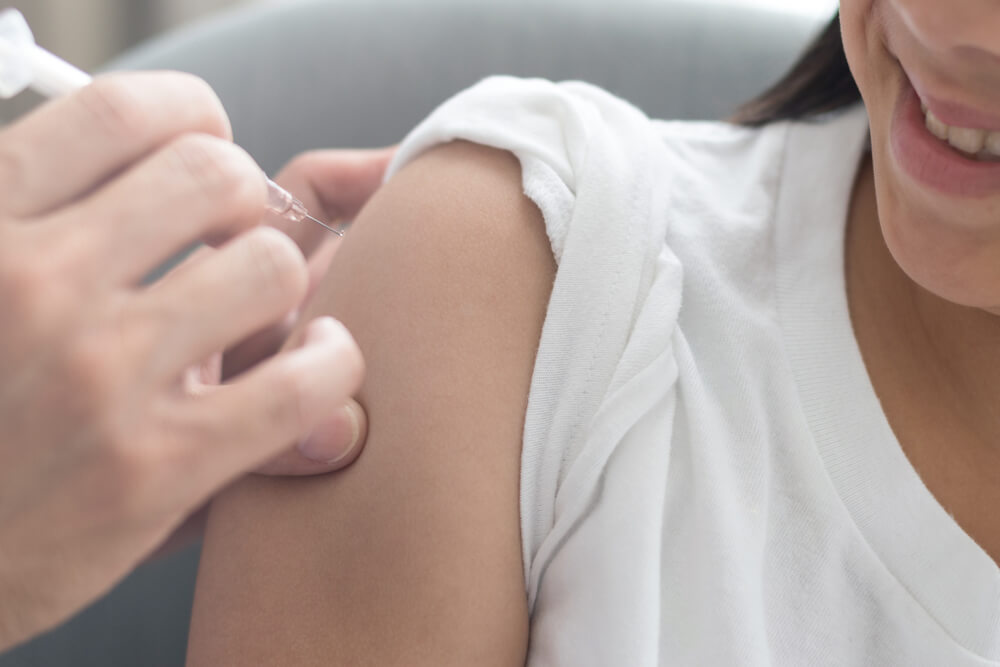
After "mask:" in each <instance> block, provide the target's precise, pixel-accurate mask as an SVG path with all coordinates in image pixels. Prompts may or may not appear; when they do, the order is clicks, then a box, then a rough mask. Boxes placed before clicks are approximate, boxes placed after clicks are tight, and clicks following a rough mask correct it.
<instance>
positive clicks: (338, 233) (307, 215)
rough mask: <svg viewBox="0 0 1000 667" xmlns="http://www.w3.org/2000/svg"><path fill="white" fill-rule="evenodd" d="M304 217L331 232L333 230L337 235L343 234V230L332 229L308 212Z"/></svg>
mask: <svg viewBox="0 0 1000 667" xmlns="http://www.w3.org/2000/svg"><path fill="white" fill-rule="evenodd" d="M306 218H308V219H309V220H312V221H313V222H315V223H316V224H317V225H319V226H320V227H325V228H326V229H329V230H330V231H331V232H333V233H334V234H336V235H337V236H343V235H344V232H342V231H340V230H339V229H334V228H333V227H331V226H330V225H328V224H326V223H325V222H321V221H319V220H317V219H316V218H314V217H312V216H311V215H309V214H306Z"/></svg>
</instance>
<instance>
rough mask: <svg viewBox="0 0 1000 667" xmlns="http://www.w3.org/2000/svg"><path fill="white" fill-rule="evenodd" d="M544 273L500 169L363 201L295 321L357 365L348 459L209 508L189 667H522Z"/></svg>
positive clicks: (405, 178)
mask: <svg viewBox="0 0 1000 667" xmlns="http://www.w3.org/2000/svg"><path fill="white" fill-rule="evenodd" d="M554 273H555V266H554V262H553V259H552V255H551V251H550V248H549V244H548V241H547V238H546V234H545V229H544V225H543V221H542V219H541V214H540V213H539V211H538V210H537V208H535V206H534V204H532V203H531V201H530V200H528V199H527V198H526V197H525V196H524V195H523V194H522V188H521V178H520V168H519V165H518V163H517V160H516V159H515V158H514V157H513V156H512V155H511V154H509V153H506V152H502V151H497V150H493V149H488V148H484V147H481V146H476V145H472V144H466V143H461V142H456V143H453V144H448V145H445V146H441V147H438V148H435V149H432V150H430V151H428V152H427V153H425V154H423V155H422V156H421V157H419V158H417V159H415V160H414V161H413V162H411V163H409V164H408V165H406V166H405V167H404V168H403V169H402V170H401V171H400V172H399V173H398V174H397V175H396V176H394V177H393V179H392V180H391V181H390V182H389V183H388V184H387V185H386V186H385V187H384V188H383V189H382V190H381V191H380V192H379V193H378V194H376V196H375V197H374V198H373V200H372V201H371V202H370V203H369V205H368V206H367V207H366V208H365V210H364V211H363V212H362V214H361V216H360V217H359V219H358V221H357V222H356V223H355V225H354V227H353V228H352V230H351V232H350V233H349V235H348V238H347V240H346V241H345V242H344V245H343V247H342V248H341V249H340V251H339V252H338V257H337V258H336V259H335V260H334V265H333V268H332V269H331V271H330V273H329V274H328V275H327V277H326V278H325V280H324V284H323V285H322V287H321V288H320V290H319V292H318V293H317V296H316V297H315V298H314V300H313V301H312V303H311V304H310V306H309V309H308V310H309V312H308V313H307V318H305V319H308V318H311V317H313V316H316V315H320V314H325V313H329V314H332V315H334V316H335V317H337V318H339V319H341V320H342V321H343V322H344V323H345V324H346V325H347V326H348V327H349V328H350V329H351V331H352V332H353V333H354V335H355V337H356V338H357V340H358V343H359V345H360V346H361V348H362V350H363V351H364V353H365V356H366V361H367V365H368V376H367V379H366V382H365V385H364V388H363V390H362V393H361V395H360V396H359V401H360V402H361V403H362V404H363V405H364V406H365V408H366V410H367V411H368V416H369V420H370V431H369V437H368V443H367V445H366V448H365V451H364V453H363V454H362V456H361V458H360V459H359V460H358V461H357V462H356V463H355V464H354V465H353V466H352V467H351V468H350V469H348V470H347V471H344V472H342V473H338V474H336V475H333V476H330V477H326V478H320V479H309V480H275V479H263V478H250V479H248V480H245V481H243V482H240V483H239V484H237V485H236V486H235V487H234V488H232V489H231V490H230V491H229V492H228V493H227V494H226V495H225V496H224V497H222V498H221V499H220V500H219V501H217V504H216V506H215V507H214V508H213V511H212V515H211V518H210V520H209V528H208V533H207V537H206V541H205V547H204V553H203V557H202V566H201V571H200V572H199V581H198V590H197V595H196V602H195V610H194V617H193V621H192V629H191V639H190V642H191V643H190V649H189V663H190V664H194V665H201V664H211V665H225V664H274V665H293V664H294V665H299V664H326V665H336V664H350V665H364V664H373V665H374V664H378V665H388V664H405V665H410V666H419V665H435V666H441V665H451V664H455V665H469V664H475V665H516V664H523V660H524V655H525V651H526V646H527V622H528V621H527V618H528V616H527V604H526V600H525V593H524V579H523V573H522V566H521V549H520V525H519V507H518V482H519V472H520V444H521V437H522V428H523V422H524V412H525V406H526V404H527V394H528V389H529V384H530V379H531V374H532V369H533V365H534V356H535V351H536V350H537V347H538V341H539V336H540V332H541V327H542V322H543V320H544V316H545V311H546V306H547V303H548V298H549V294H550V291H551V287H552V281H553V278H554ZM336 407H337V406H331V409H335V408H336Z"/></svg>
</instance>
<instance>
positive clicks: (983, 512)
mask: <svg viewBox="0 0 1000 667" xmlns="http://www.w3.org/2000/svg"><path fill="white" fill-rule="evenodd" d="M845 262H846V266H845V271H846V277H847V296H848V303H849V305H850V312H851V320H852V324H853V326H854V332H855V336H856V338H857V340H858V345H859V347H860V349H861V353H862V357H863V358H864V361H865V366H866V367H867V369H868V374H869V376H870V378H871V381H872V384H873V385H874V387H875V391H876V393H877V395H878V397H879V399H880V401H881V402H882V407H883V409H884V411H885V413H886V417H887V418H888V420H889V423H890V425H891V426H892V429H893V431H894V432H895V434H896V436H897V438H898V439H899V441H900V444H901V446H902V447H903V450H904V451H905V453H906V455H907V457H908V458H909V459H910V461H911V463H912V464H913V466H914V467H915V468H916V469H917V472H918V473H919V474H920V476H921V477H922V478H923V480H924V483H925V484H926V485H927V486H928V488H929V489H930V491H931V492H932V493H933V494H934V495H935V496H936V497H937V499H938V501H939V502H941V504H942V505H943V506H944V507H945V509H947V510H948V511H949V512H951V513H952V515H953V516H955V518H956V520H957V521H958V522H959V524H960V525H962V527H963V528H964V529H965V530H966V531H967V532H968V533H969V534H971V535H972V536H973V537H974V538H976V539H977V541H978V542H979V543H980V544H981V545H982V546H983V547H984V548H986V549H987V551H988V552H989V553H990V554H991V555H992V556H993V558H994V560H998V559H1000V523H997V522H996V521H993V520H992V519H991V518H990V517H991V516H992V512H990V511H989V508H991V507H995V506H996V504H995V503H996V502H1000V409H998V404H1000V401H998V400H997V399H998V397H1000V317H998V316H996V315H992V314H989V313H986V312H985V311H982V310H978V309H974V308H968V307H964V306H959V305H956V304H954V303H951V302H948V301H946V300H944V299H941V298H940V297H937V296H935V295H934V294H932V293H930V292H928V291H927V290H925V289H923V288H921V287H920V286H919V285H917V284H916V283H914V282H913V281H912V280H910V278H909V277H908V276H907V275H906V274H905V273H904V272H903V271H902V270H901V269H900V268H899V266H898V265H897V264H896V262H895V260H894V259H893V257H892V255H891V254H890V252H889V250H888V248H887V247H886V244H885V242H884V239H883V237H882V231H881V227H880V225H879V220H878V211H877V206H876V199H875V186H874V180H873V173H872V164H871V159H870V158H867V159H866V160H865V162H864V163H863V164H862V166H861V168H860V170H859V172H858V178H857V182H856V183H855V187H854V194H853V197H852V202H851V207H850V213H849V217H848V223H847V239H846V243H845ZM994 524H995V525H994Z"/></svg>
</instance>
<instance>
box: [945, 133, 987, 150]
mask: <svg viewBox="0 0 1000 667" xmlns="http://www.w3.org/2000/svg"><path fill="white" fill-rule="evenodd" d="M948 143H949V144H951V145H952V146H954V147H955V148H957V149H958V150H960V151H963V152H965V153H968V154H969V155H975V154H976V153H978V152H979V151H981V150H983V145H984V144H985V143H986V130H970V129H968V128H965V127H951V128H948Z"/></svg>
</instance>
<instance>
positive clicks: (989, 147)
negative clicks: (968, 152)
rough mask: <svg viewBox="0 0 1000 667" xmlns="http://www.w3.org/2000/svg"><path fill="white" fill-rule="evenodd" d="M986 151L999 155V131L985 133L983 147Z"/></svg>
mask: <svg viewBox="0 0 1000 667" xmlns="http://www.w3.org/2000/svg"><path fill="white" fill-rule="evenodd" d="M984 148H985V149H986V152H987V153H992V154H993V155H1000V132H990V133H989V134H987V135H986V146H985V147H984Z"/></svg>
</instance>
